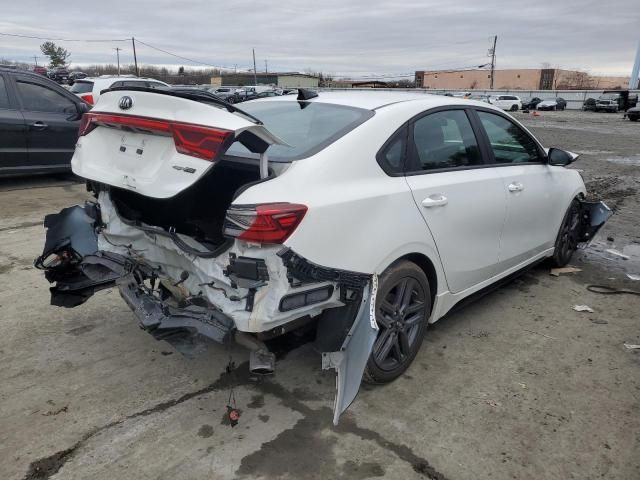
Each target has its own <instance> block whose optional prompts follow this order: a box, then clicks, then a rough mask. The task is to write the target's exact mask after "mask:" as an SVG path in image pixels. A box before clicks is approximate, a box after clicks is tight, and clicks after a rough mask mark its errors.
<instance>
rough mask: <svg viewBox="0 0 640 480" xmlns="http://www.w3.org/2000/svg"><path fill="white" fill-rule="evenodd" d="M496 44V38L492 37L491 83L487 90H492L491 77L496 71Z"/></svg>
mask: <svg viewBox="0 0 640 480" xmlns="http://www.w3.org/2000/svg"><path fill="white" fill-rule="evenodd" d="M497 42H498V36H497V35H494V37H493V48H492V49H491V50H490V52H491V79H490V80H491V82H489V88H490V89H491V90H493V76H494V73H495V71H496V43H497Z"/></svg>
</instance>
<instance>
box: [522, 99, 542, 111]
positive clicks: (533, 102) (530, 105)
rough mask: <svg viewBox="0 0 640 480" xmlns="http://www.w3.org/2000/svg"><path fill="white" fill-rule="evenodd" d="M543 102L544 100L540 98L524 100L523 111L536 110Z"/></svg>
mask: <svg viewBox="0 0 640 480" xmlns="http://www.w3.org/2000/svg"><path fill="white" fill-rule="evenodd" d="M541 101H542V99H541V98H538V97H532V98H527V99H525V100H522V110H535V108H536V107H537V106H538V104H539V103H540V102H541Z"/></svg>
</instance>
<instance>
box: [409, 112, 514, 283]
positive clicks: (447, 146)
mask: <svg viewBox="0 0 640 480" xmlns="http://www.w3.org/2000/svg"><path fill="white" fill-rule="evenodd" d="M472 121H473V117H469V114H468V113H467V111H466V110H465V109H464V108H463V107H459V108H455V109H451V108H447V109H439V110H435V111H431V112H427V113H425V114H424V115H423V116H422V117H420V118H417V119H415V120H413V121H412V122H411V123H410V128H409V142H408V144H409V145H408V149H407V153H408V164H409V167H408V172H407V176H406V179H407V183H408V184H409V187H410V188H411V190H412V193H413V197H414V200H415V203H416V205H417V207H418V209H419V210H420V213H421V214H422V216H423V217H424V220H425V222H426V224H427V227H428V228H429V230H430V231H431V234H432V235H433V238H434V239H435V242H436V246H437V249H438V252H439V254H440V259H441V261H442V265H443V267H444V271H445V275H446V278H447V283H448V286H449V290H450V291H452V292H454V293H457V292H461V291H463V290H465V289H467V288H469V287H472V286H474V285H476V284H478V283H480V282H482V281H484V280H487V279H489V278H491V277H492V276H493V275H495V273H496V264H497V262H498V251H499V245H500V232H501V230H502V224H503V222H504V217H505V192H504V186H503V181H502V177H501V174H500V172H499V171H498V170H499V169H495V168H485V165H484V161H483V157H484V155H483V150H482V149H481V148H480V145H481V144H480V143H479V142H478V139H477V138H476V134H475V132H474V128H473V127H472ZM476 128H477V127H476Z"/></svg>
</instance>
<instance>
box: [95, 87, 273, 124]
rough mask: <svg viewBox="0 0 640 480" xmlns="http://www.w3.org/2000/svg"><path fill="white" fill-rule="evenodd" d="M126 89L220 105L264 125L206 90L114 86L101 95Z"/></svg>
mask: <svg viewBox="0 0 640 480" xmlns="http://www.w3.org/2000/svg"><path fill="white" fill-rule="evenodd" d="M124 91H128V92H146V93H158V94H160V95H170V96H172V97H180V98H186V99H187V100H194V101H196V102H201V103H209V104H211V105H217V106H220V107H222V108H224V109H226V110H227V111H228V112H230V113H239V114H240V115H242V116H244V117H246V118H247V119H249V120H251V121H252V122H253V123H255V124H256V125H263V123H262V120H260V119H258V118H256V117H254V116H253V115H251V114H250V113H247V112H245V111H244V110H242V109H240V108H238V107H236V106H235V105H233V104H231V103H228V102H225V101H224V100H222V99H221V98H218V97H216V96H214V95H213V94H211V95H209V94H207V93H204V92H203V93H200V92H195V91H194V93H191V92H185V91H184V90H183V91H179V92H176V91H174V90H169V89H166V90H165V89H160V88H148V87H113V88H106V89H104V90H101V91H100V95H102V94H103V93H105V92H124Z"/></svg>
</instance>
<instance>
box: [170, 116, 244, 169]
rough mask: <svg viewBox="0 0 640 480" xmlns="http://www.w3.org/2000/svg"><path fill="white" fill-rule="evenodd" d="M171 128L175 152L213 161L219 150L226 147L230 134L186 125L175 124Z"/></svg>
mask: <svg viewBox="0 0 640 480" xmlns="http://www.w3.org/2000/svg"><path fill="white" fill-rule="evenodd" d="M172 127H173V129H172V130H173V142H174V143H175V144H176V150H177V151H178V152H179V153H184V154H185V155H191V156H192V157H198V158H202V159H204V160H213V159H214V158H215V157H216V155H218V152H219V151H220V148H221V147H222V146H223V145H226V141H227V139H228V138H230V136H231V134H232V132H230V131H229V130H219V129H216V128H209V127H200V126H198V125H189V124H186V123H175V124H173V125H172Z"/></svg>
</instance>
